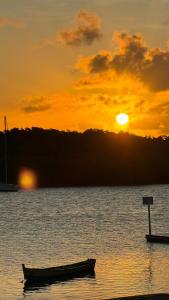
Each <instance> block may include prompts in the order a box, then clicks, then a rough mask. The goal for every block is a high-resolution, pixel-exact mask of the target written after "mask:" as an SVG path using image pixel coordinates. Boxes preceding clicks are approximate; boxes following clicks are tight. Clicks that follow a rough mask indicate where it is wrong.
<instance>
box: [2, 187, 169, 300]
mask: <svg viewBox="0 0 169 300" xmlns="http://www.w3.org/2000/svg"><path fill="white" fill-rule="evenodd" d="M168 195H169V185H157V186H142V187H99V188H61V189H39V190H36V191H20V192H18V193H0V237H1V240H0V299H2V300H7V299H8V300H15V299H25V297H26V299H27V300H35V299H41V300H46V299H48V300H54V299H59V300H63V299H73V300H76V299H81V300H87V299H88V300H89V299H106V298H110V297H117V296H126V295H133V294H144V293H156V292H169V285H168V281H169V268H168V265H169V245H160V244H159V245H158V244H148V243H146V241H145V238H144V236H145V234H146V233H147V227H148V226H147V225H148V224H147V207H145V206H143V205H142V196H153V197H154V202H155V204H154V205H153V207H152V230H153V233H154V234H155V233H156V234H166V235H169V222H168V220H169V199H168ZM89 257H93V258H96V259H97V263H96V276H95V277H92V278H88V277H86V278H80V279H74V280H70V281H66V282H58V283H55V284H52V285H47V286H41V287H36V288H32V289H24V283H23V282H22V280H23V274H22V269H21V264H22V263H25V264H26V266H30V267H47V266H55V265H61V264H66V263H71V262H78V261H80V260H84V259H87V258H89Z"/></svg>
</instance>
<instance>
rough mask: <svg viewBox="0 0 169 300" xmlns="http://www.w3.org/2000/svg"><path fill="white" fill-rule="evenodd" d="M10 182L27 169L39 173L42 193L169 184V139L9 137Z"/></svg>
mask: <svg viewBox="0 0 169 300" xmlns="http://www.w3.org/2000/svg"><path fill="white" fill-rule="evenodd" d="M7 143H8V181H9V182H13V183H17V180H18V174H19V171H20V170H21V169H22V168H28V169H32V170H34V172H35V173H36V174H37V177H38V186H39V187H62V186H113V185H142V184H159V183H169V137H168V136H165V137H164V136H161V137H158V138H154V137H140V136H135V135H132V134H129V133H124V132H120V133H117V134H115V133H113V132H105V131H102V130H98V129H88V130H86V131H85V132H83V133H80V132H71V131H58V130H54V129H48V130H46V129H42V128H36V127H33V128H31V129H29V128H26V129H17V128H14V129H12V130H9V131H7ZM3 145H4V134H3V133H2V132H0V181H3V178H4V146H3Z"/></svg>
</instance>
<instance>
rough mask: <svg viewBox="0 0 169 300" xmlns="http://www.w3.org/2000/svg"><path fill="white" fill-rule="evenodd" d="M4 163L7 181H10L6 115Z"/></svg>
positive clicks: (5, 121)
mask: <svg viewBox="0 0 169 300" xmlns="http://www.w3.org/2000/svg"><path fill="white" fill-rule="evenodd" d="M4 163H5V183H8V158H7V119H6V116H5V117H4Z"/></svg>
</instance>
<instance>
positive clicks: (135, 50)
mask: <svg viewBox="0 0 169 300" xmlns="http://www.w3.org/2000/svg"><path fill="white" fill-rule="evenodd" d="M0 44H1V49H0V53H1V55H0V69H1V72H0V120H1V121H0V129H1V130H2V129H3V116H4V115H6V116H7V119H8V126H9V128H13V127H18V128H26V127H43V128H55V129H59V130H77V131H84V130H86V129H88V128H98V129H103V130H108V131H114V132H118V131H120V130H125V131H128V132H130V133H132V134H138V135H142V136H159V135H169V0H62V1H59V0H0ZM119 113H126V114H128V116H129V123H128V125H127V126H126V127H125V128H123V127H122V126H120V125H117V122H116V115H117V114H119Z"/></svg>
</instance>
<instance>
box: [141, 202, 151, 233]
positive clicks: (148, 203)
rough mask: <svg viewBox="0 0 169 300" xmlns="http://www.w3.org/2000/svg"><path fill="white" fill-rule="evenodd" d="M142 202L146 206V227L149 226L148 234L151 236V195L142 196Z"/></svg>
mask: <svg viewBox="0 0 169 300" xmlns="http://www.w3.org/2000/svg"><path fill="white" fill-rule="evenodd" d="M143 204H144V205H147V206H148V228H149V235H150V236H151V214H150V205H152V204H153V197H143Z"/></svg>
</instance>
